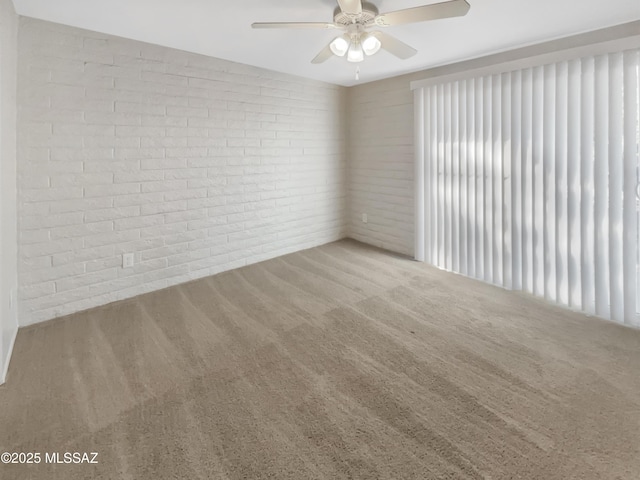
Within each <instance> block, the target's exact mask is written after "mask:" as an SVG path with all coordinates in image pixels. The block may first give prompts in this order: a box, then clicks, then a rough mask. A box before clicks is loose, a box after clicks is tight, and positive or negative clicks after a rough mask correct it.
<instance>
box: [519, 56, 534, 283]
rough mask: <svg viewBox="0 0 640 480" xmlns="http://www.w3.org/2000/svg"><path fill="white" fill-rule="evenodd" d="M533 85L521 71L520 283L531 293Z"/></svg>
mask: <svg viewBox="0 0 640 480" xmlns="http://www.w3.org/2000/svg"><path fill="white" fill-rule="evenodd" d="M532 121H533V85H532V70H531V69H530V68H527V69H526V70H524V71H523V72H522V136H521V143H522V215H521V217H522V273H523V275H522V280H523V281H522V283H523V289H524V290H525V291H526V292H528V293H533V278H534V277H533V271H534V266H533V219H534V210H533V200H534V195H533V177H534V171H533V152H532V138H533V135H532Z"/></svg>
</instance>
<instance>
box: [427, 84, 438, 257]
mask: <svg viewBox="0 0 640 480" xmlns="http://www.w3.org/2000/svg"><path fill="white" fill-rule="evenodd" d="M429 97H430V100H429V117H431V119H430V122H429V129H430V131H431V138H433V141H432V142H431V157H430V158H431V162H429V178H430V179H431V191H430V192H429V193H430V195H429V199H430V201H431V203H430V205H429V214H430V217H431V218H430V223H431V231H430V232H428V233H429V240H430V242H431V263H433V264H434V265H438V242H437V234H438V209H437V207H438V198H437V195H438V162H437V161H435V160H434V159H435V158H436V157H437V154H438V141H437V139H438V136H437V132H438V129H437V123H438V115H437V113H438V101H437V98H438V92H437V88H436V87H431V88H430V89H429Z"/></svg>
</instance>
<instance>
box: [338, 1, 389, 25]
mask: <svg viewBox="0 0 640 480" xmlns="http://www.w3.org/2000/svg"><path fill="white" fill-rule="evenodd" d="M377 15H378V9H377V8H376V6H375V5H373V4H371V3H366V2H363V3H362V13H361V14H359V15H350V14H347V13H344V12H343V11H342V10H340V7H338V8H336V9H335V11H334V12H333V22H334V23H336V24H337V25H342V26H343V27H348V26H349V25H353V24H357V25H362V26H368V25H370V24H372V23H373V22H374V20H375V18H376V16H377Z"/></svg>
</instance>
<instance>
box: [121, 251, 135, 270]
mask: <svg viewBox="0 0 640 480" xmlns="http://www.w3.org/2000/svg"><path fill="white" fill-rule="evenodd" d="M134 263H135V256H134V254H133V253H123V254H122V268H131V267H133V264H134Z"/></svg>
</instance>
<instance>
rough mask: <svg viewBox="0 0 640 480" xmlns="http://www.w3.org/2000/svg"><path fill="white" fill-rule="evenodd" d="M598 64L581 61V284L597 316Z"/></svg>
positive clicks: (589, 309)
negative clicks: (596, 141)
mask: <svg viewBox="0 0 640 480" xmlns="http://www.w3.org/2000/svg"><path fill="white" fill-rule="evenodd" d="M594 69H595V62H594V59H593V58H587V59H584V60H583V61H582V62H581V79H580V83H581V86H580V90H581V92H580V93H581V95H580V103H581V105H582V111H581V114H580V186H581V190H580V239H581V241H582V245H581V252H580V253H581V254H580V267H581V268H580V270H581V277H582V278H581V283H582V292H581V293H582V310H583V311H585V312H587V313H590V314H594V313H595V312H596V309H595V304H596V303H595V302H596V297H595V268H594V265H593V260H594V256H595V245H594V240H595V222H594V221H595V189H594V183H595V179H594V176H593V175H594V173H595V171H594V168H593V165H594V159H595V149H594V148H595V144H594V139H593V132H594V130H595V123H594V122H595V118H594V117H595V103H594V101H593V98H594V95H595V70H594Z"/></svg>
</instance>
